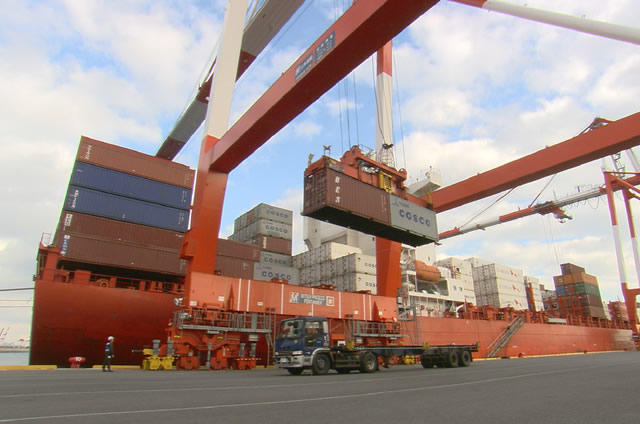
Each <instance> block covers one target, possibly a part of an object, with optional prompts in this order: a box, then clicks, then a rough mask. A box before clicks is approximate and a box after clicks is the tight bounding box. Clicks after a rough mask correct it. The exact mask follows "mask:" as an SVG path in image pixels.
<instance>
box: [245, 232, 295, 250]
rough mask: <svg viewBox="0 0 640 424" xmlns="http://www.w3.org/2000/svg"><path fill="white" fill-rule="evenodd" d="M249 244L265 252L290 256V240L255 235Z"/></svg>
mask: <svg viewBox="0 0 640 424" xmlns="http://www.w3.org/2000/svg"><path fill="white" fill-rule="evenodd" d="M251 243H252V244H254V245H256V246H258V247H259V248H260V249H262V250H264V251H266V252H273V253H281V254H283V255H291V251H292V249H291V240H286V239H281V238H275V237H269V236H263V235H260V234H259V235H257V236H255V237H254V238H252V239H251Z"/></svg>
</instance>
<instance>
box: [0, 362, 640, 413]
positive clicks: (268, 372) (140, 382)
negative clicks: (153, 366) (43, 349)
mask: <svg viewBox="0 0 640 424" xmlns="http://www.w3.org/2000/svg"><path fill="white" fill-rule="evenodd" d="M639 392H640V352H615V353H602V354H587V355H584V354H583V355H571V356H559V357H545V358H523V359H508V360H507V359H505V360H495V361H474V362H473V363H472V364H471V366H470V367H468V368H442V369H439V368H434V369H423V368H422V367H421V366H419V365H398V366H393V367H391V368H389V369H381V371H380V372H376V373H373V374H360V373H357V372H352V373H350V374H345V375H341V374H337V373H333V372H332V373H330V374H329V375H325V376H313V375H311V374H310V373H309V372H305V373H304V374H302V375H300V376H291V375H289V374H288V373H287V372H286V371H284V370H279V369H275V368H267V369H265V368H258V369H256V370H252V371H232V370H229V371H204V370H201V371H155V372H154V371H143V370H135V369H119V370H115V371H114V372H111V373H109V372H102V371H101V370H100V369H51V370H5V371H0V423H109V424H113V423H181V424H184V423H260V424H268V423H278V424H284V423H305V424H314V423H322V424H328V423H332V424H336V423H349V422H352V423H367V424H377V423H385V424H389V423H447V424H449V423H492V424H500V423H505V424H506V423H509V424H514V423H516V424H529V423H535V424H542V423H581V424H588V423H598V424H602V423H606V424H614V423H638V422H640V407H638V406H637V403H636V402H635V401H634V398H635V395H636V393H639Z"/></svg>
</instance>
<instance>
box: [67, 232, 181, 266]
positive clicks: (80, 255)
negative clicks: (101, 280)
mask: <svg viewBox="0 0 640 424" xmlns="http://www.w3.org/2000/svg"><path fill="white" fill-rule="evenodd" d="M60 243H61V245H60V255H61V257H60V260H61V261H63V262H64V261H69V262H74V263H78V262H80V263H88V264H95V265H103V266H109V267H116V268H126V269H134V270H140V271H149V272H155V273H160V274H171V275H184V273H185V271H186V265H187V262H186V261H185V260H183V259H180V257H179V254H180V252H178V251H175V250H170V249H162V248H150V247H148V246H141V245H135V244H131V243H124V242H120V241H115V240H107V239H100V238H93V237H90V236H86V235H78V234H64V235H63V236H62V238H61V240H60Z"/></svg>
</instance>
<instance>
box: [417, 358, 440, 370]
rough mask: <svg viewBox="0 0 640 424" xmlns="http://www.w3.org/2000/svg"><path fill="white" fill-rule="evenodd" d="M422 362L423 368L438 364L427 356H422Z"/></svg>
mask: <svg viewBox="0 0 640 424" xmlns="http://www.w3.org/2000/svg"><path fill="white" fill-rule="evenodd" d="M420 363H421V364H422V368H433V367H435V366H436V364H434V363H433V361H432V360H431V358H428V357H426V356H421V357H420Z"/></svg>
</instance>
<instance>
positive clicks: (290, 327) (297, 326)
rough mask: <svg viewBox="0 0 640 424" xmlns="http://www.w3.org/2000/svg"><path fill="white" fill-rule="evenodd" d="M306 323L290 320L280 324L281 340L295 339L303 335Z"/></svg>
mask: <svg viewBox="0 0 640 424" xmlns="http://www.w3.org/2000/svg"><path fill="white" fill-rule="evenodd" d="M303 327H304V321H303V320H301V319H288V320H284V321H282V322H281V323H280V330H279V331H278V338H279V339H294V338H296V337H300V336H301V335H302V329H303Z"/></svg>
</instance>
